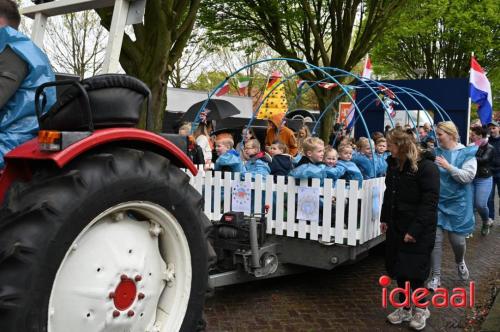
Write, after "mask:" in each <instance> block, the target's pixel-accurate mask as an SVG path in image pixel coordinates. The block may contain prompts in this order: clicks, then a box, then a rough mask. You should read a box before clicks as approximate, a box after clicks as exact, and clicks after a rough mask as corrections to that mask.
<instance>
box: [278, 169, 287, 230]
mask: <svg viewBox="0 0 500 332" xmlns="http://www.w3.org/2000/svg"><path fill="white" fill-rule="evenodd" d="M285 192H286V188H285V178H284V177H283V176H279V177H278V179H277V181H276V235H283V228H284V227H283V226H284V225H283V222H284V220H283V210H284V206H285V199H284V195H285Z"/></svg>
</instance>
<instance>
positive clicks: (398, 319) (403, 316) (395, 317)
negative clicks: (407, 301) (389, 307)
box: [387, 308, 411, 324]
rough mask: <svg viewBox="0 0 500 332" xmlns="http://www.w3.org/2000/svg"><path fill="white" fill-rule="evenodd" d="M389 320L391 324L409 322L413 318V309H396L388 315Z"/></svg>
mask: <svg viewBox="0 0 500 332" xmlns="http://www.w3.org/2000/svg"><path fill="white" fill-rule="evenodd" d="M387 320H388V321H389V323H391V324H401V323H402V322H409V321H410V320H411V309H409V310H406V309H404V308H399V309H396V310H395V311H393V312H392V313H390V314H389V315H387Z"/></svg>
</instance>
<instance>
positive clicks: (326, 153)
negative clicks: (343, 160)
mask: <svg viewBox="0 0 500 332" xmlns="http://www.w3.org/2000/svg"><path fill="white" fill-rule="evenodd" d="M332 151H333V152H335V156H338V154H337V150H335V149H334V148H333V146H331V145H327V146H326V147H325V155H324V157H323V159H326V156H327V155H328V154H329V153H330V152H332Z"/></svg>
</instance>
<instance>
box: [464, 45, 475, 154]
mask: <svg viewBox="0 0 500 332" xmlns="http://www.w3.org/2000/svg"><path fill="white" fill-rule="evenodd" d="M473 57H474V51H472V52H471V61H472V58H473ZM471 70H472V69H469V103H468V105H467V129H466V131H465V145H467V144H468V143H469V128H470V117H471V108H472V99H471V97H470V75H471V72H470V71H471Z"/></svg>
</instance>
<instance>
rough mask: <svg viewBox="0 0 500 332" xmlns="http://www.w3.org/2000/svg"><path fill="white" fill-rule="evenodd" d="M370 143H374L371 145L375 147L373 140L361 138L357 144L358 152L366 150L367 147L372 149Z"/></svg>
mask: <svg viewBox="0 0 500 332" xmlns="http://www.w3.org/2000/svg"><path fill="white" fill-rule="evenodd" d="M370 141H371V143H372V144H371V145H373V141H372V140H370V139H368V138H366V137H360V138H359V139H358V141H357V142H356V147H357V148H358V150H361V149H363V148H365V147H367V146H369V147H371V145H370Z"/></svg>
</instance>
